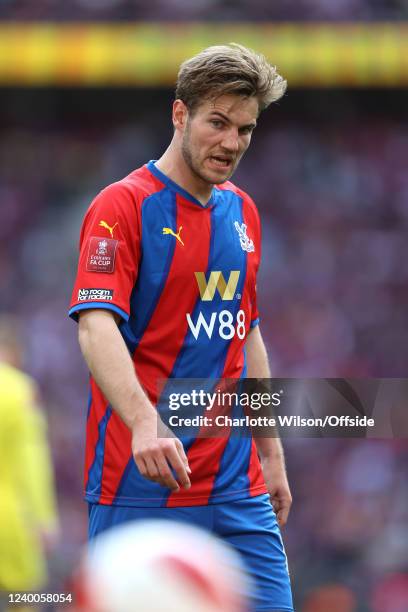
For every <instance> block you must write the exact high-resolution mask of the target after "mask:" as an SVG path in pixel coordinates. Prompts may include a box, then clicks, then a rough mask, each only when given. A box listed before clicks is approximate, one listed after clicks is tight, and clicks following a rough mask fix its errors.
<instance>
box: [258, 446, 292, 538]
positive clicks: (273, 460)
mask: <svg viewBox="0 0 408 612" xmlns="http://www.w3.org/2000/svg"><path fill="white" fill-rule="evenodd" d="M262 472H263V475H264V479H265V484H266V486H267V489H268V493H269V496H270V498H271V504H272V506H273V509H274V510H275V513H276V518H277V520H278V524H279V527H284V526H285V525H286V523H287V521H288V516H289V511H290V507H291V505H292V495H291V493H290V488H289V483H288V478H287V476H286V470H285V466H284V463H283V460H282V458H281V457H265V458H263V459H262Z"/></svg>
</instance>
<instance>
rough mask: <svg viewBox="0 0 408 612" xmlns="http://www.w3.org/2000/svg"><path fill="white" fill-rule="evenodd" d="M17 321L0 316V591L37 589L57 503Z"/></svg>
mask: <svg viewBox="0 0 408 612" xmlns="http://www.w3.org/2000/svg"><path fill="white" fill-rule="evenodd" d="M16 329H17V327H16V325H15V321H14V319H13V318H11V317H4V316H2V317H0V592H3V596H4V594H6V593H10V592H14V591H29V590H36V589H40V588H41V587H42V586H43V585H45V583H46V581H47V571H46V557H45V550H44V548H45V543H46V542H47V540H48V541H49V540H50V539H52V538H53V537H55V534H56V529H57V515H56V504H55V496H54V486H53V477H52V468H51V462H50V456H49V449H48V444H47V437H46V422H45V418H44V417H43V415H42V413H41V411H40V409H39V408H38V405H37V391H36V385H35V382H34V381H33V379H32V378H31V377H30V376H28V375H27V374H24V373H23V372H22V371H21V370H20V369H18V367H16V366H19V365H20V361H21V359H20V354H21V350H20V344H19V341H18V335H17V333H16Z"/></svg>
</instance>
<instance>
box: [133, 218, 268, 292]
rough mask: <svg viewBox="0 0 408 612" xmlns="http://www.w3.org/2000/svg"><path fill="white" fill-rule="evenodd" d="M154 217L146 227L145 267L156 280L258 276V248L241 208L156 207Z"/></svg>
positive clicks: (146, 221)
mask: <svg viewBox="0 0 408 612" xmlns="http://www.w3.org/2000/svg"><path fill="white" fill-rule="evenodd" d="M149 213H150V214H145V215H144V217H143V223H142V245H141V247H142V257H141V268H142V270H143V274H144V276H148V277H150V280H151V282H152V281H153V282H154V280H156V282H157V283H160V282H163V277H164V276H165V277H166V279H168V280H171V281H172V282H174V283H176V284H177V285H180V286H181V285H182V284H183V282H188V281H190V280H191V279H192V278H196V279H197V275H198V278H200V277H201V275H206V277H207V278H208V275H209V274H211V272H216V273H217V272H220V273H222V274H223V275H224V277H225V278H229V277H230V275H231V272H233V273H234V274H233V276H232V278H236V277H237V276H238V275H239V276H241V278H242V277H245V278H246V281H247V282H248V281H251V280H252V279H254V278H255V271H256V267H257V264H258V257H259V253H258V245H257V244H256V243H255V240H254V236H253V235H252V232H251V227H248V226H247V225H246V224H245V222H244V220H243V218H242V212H241V209H240V208H238V207H237V208H236V209H234V207H232V206H231V207H228V208H226V207H224V208H222V207H218V208H217V207H214V208H212V209H203V210H197V209H194V208H191V207H190V208H189V207H182V206H180V207H177V208H176V209H174V208H173V209H172V208H170V207H165V206H156V207H155V209H154V211H153V209H152V210H151V211H149ZM213 278H215V276H214V275H213Z"/></svg>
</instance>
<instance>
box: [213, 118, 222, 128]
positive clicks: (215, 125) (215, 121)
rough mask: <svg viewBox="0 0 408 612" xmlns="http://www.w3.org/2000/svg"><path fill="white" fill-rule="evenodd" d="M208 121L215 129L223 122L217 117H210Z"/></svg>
mask: <svg viewBox="0 0 408 612" xmlns="http://www.w3.org/2000/svg"><path fill="white" fill-rule="evenodd" d="M210 123H211V125H212V126H213V127H215V128H216V129H219V128H221V127H222V126H223V125H224V123H223V122H222V121H220V120H219V119H211V122H210Z"/></svg>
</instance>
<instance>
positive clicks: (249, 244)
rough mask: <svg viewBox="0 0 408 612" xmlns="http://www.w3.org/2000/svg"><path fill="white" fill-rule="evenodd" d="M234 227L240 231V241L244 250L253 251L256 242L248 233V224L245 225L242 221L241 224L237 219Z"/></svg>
mask: <svg viewBox="0 0 408 612" xmlns="http://www.w3.org/2000/svg"><path fill="white" fill-rule="evenodd" d="M234 227H235V229H236V230H237V232H238V236H239V242H240V244H241V248H242V250H243V251H246V252H247V253H252V252H253V251H255V247H254V242H253V240H251V238H250V237H249V236H248V234H247V226H246V225H245V223H242V224H241V225H240V224H239V223H238V221H235V223H234Z"/></svg>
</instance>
